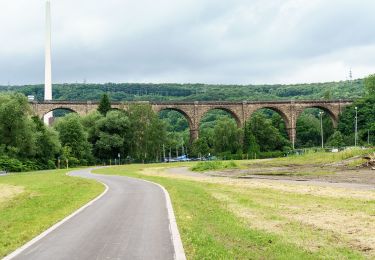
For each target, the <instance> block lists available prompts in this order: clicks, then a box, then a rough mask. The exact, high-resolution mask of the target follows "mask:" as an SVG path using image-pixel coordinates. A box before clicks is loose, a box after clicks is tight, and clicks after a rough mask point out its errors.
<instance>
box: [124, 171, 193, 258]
mask: <svg viewBox="0 0 375 260" xmlns="http://www.w3.org/2000/svg"><path fill="white" fill-rule="evenodd" d="M126 177H128V176H126ZM128 178H129V177H128ZM130 178H132V177H130ZM132 179H136V180H142V181H145V182H149V183H151V184H154V185H156V186H158V187H159V188H160V189H161V190H162V191H163V193H164V196H165V202H166V206H167V211H168V219H169V231H170V233H171V238H172V243H173V247H174V259H175V260H186V255H185V250H184V246H183V245H182V240H181V236H180V232H179V231H178V227H177V221H176V216H175V215H174V211H173V206H172V201H171V197H170V196H169V193H168V191H167V190H166V189H165V188H164V187H163V186H162V185H160V184H159V183H156V182H152V181H149V180H144V179H138V178H132Z"/></svg>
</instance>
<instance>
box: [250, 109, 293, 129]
mask: <svg viewBox="0 0 375 260" xmlns="http://www.w3.org/2000/svg"><path fill="white" fill-rule="evenodd" d="M261 109H269V110H272V111H274V112H276V113H277V114H279V115H280V116H281V117H282V119H283V120H284V123H285V126H286V127H287V128H288V127H290V124H291V120H290V116H288V113H287V112H285V111H284V110H282V109H280V108H278V107H275V106H260V107H257V108H256V109H255V110H253V111H251V113H249V115H248V116H247V118H246V120H249V119H250V118H251V117H252V115H253V114H254V113H255V112H257V111H259V110H261Z"/></svg>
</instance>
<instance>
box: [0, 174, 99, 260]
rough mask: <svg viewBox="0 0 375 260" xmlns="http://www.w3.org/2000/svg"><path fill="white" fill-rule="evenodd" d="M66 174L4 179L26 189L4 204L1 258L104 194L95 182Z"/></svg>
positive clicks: (0, 210) (0, 213) (1, 205)
mask: <svg viewBox="0 0 375 260" xmlns="http://www.w3.org/2000/svg"><path fill="white" fill-rule="evenodd" d="M66 172H67V170H54V171H43V172H33V173H27V174H16V175H12V176H5V177H0V184H7V185H14V186H18V187H23V188H24V190H25V192H23V193H21V194H19V195H17V196H16V197H14V198H12V199H10V200H7V201H3V202H1V203H0V257H2V256H5V255H6V254H7V253H10V252H11V251H12V250H14V249H16V248H17V247H19V246H21V245H23V244H24V243H25V242H27V241H29V240H30V239H32V238H33V237H35V236H36V235H38V234H40V233H41V232H42V231H44V230H46V229H47V228H48V227H50V226H52V225H53V224H55V223H56V222H58V221H59V220H61V219H62V218H64V217H65V216H67V215H69V214H70V213H72V212H73V211H74V210H76V209H78V208H80V207H81V206H82V205H84V204H85V203H86V202H88V201H89V200H91V199H92V198H94V197H96V196H97V195H99V194H100V193H101V192H102V191H103V190H104V187H103V186H102V185H101V184H99V183H97V182H95V181H92V180H86V179H81V178H75V177H69V176H66V175H65V173H66ZM3 186H5V185H3ZM0 188H1V186H0ZM0 192H1V190H0Z"/></svg>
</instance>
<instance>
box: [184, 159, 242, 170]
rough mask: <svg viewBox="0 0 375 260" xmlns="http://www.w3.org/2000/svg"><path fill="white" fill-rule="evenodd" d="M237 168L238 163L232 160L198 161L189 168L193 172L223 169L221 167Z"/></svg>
mask: <svg viewBox="0 0 375 260" xmlns="http://www.w3.org/2000/svg"><path fill="white" fill-rule="evenodd" d="M236 168H239V165H238V164H237V163H236V162H234V161H229V162H226V161H205V162H198V163H197V164H195V165H193V166H192V167H191V168H190V169H191V170H192V171H195V172H205V171H214V170H223V169H236Z"/></svg>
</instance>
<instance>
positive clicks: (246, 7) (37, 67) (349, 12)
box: [0, 0, 375, 85]
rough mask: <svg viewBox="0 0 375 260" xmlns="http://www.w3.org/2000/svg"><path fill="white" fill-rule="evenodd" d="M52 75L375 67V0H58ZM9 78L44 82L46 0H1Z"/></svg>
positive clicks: (190, 76) (294, 74)
mask: <svg viewBox="0 0 375 260" xmlns="http://www.w3.org/2000/svg"><path fill="white" fill-rule="evenodd" d="M51 5H52V30H53V31H52V51H53V53H52V59H53V60H52V63H53V68H52V71H53V81H54V82H55V83H63V82H67V83H69V82H83V81H84V80H85V79H86V80H87V82H89V83H94V82H99V83H105V82H154V83H160V82H176V83H188V82H191V83H197V82H199V83H224V84H260V83H302V82H321V81H334V80H345V79H347V78H348V75H349V70H350V68H352V70H353V77H354V78H359V77H363V76H366V75H368V74H371V73H375V1H374V0H266V1H265V0H79V1H77V0H51ZM0 24H1V26H0V84H1V85H6V84H8V83H10V84H11V85H12V84H30V83H32V84H34V83H43V81H44V34H45V1H44V0H0Z"/></svg>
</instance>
